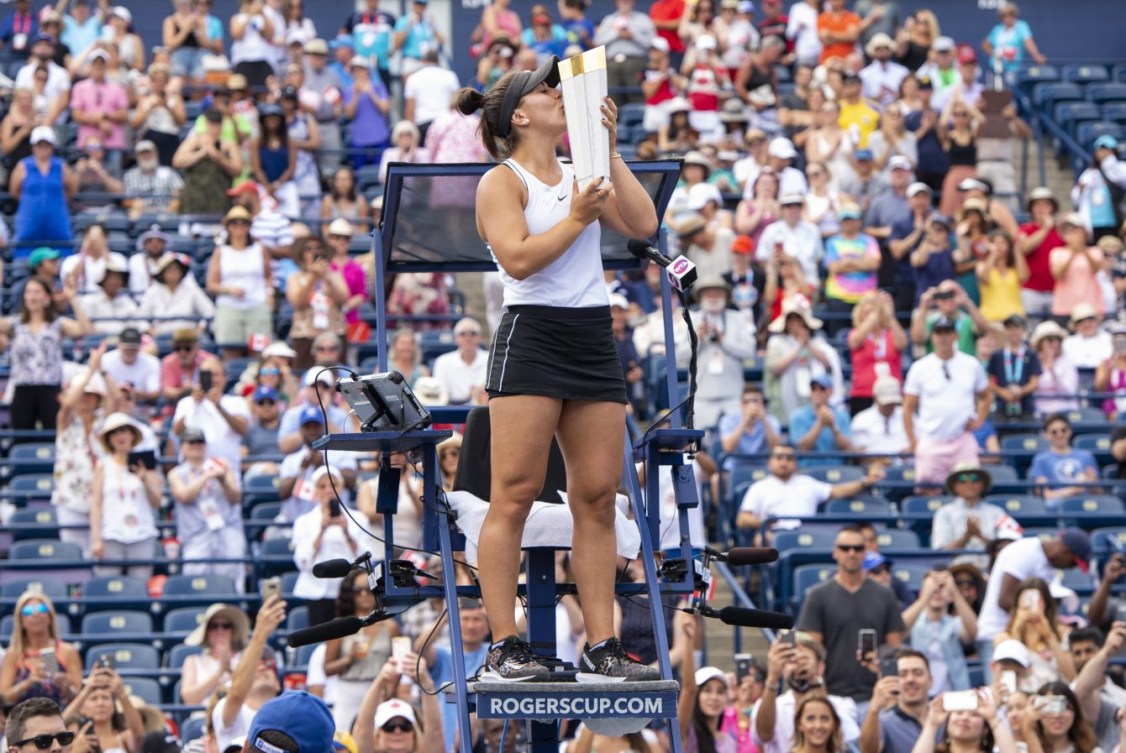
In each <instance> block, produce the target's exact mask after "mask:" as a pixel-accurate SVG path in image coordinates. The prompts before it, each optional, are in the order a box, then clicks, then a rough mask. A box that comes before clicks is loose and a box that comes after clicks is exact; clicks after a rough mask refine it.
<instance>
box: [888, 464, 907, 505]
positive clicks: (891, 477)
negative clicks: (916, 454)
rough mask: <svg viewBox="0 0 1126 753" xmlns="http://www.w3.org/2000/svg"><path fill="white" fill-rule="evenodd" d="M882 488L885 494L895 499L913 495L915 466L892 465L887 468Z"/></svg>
mask: <svg viewBox="0 0 1126 753" xmlns="http://www.w3.org/2000/svg"><path fill="white" fill-rule="evenodd" d="M885 473H886V474H887V475H885V476H884V481H883V483H881V484H880V489H881V491H883V493H884V496H885V497H887V498H888V499H890V500H892V501H893V502H894V501H897V500H900V499H903V498H905V497H909V496H911V495H912V494H913V493H914V492H913V490H912V485H913V484H914V483H915V467H914V466H913V465H892V466H888V467H887V468H886V469H885Z"/></svg>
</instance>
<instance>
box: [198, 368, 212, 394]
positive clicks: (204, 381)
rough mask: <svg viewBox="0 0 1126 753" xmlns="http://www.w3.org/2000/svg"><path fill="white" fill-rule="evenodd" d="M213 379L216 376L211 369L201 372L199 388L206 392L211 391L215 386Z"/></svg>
mask: <svg viewBox="0 0 1126 753" xmlns="http://www.w3.org/2000/svg"><path fill="white" fill-rule="evenodd" d="M213 379H214V376H213V375H212V374H211V372H210V371H201V372H199V388H200V389H201V390H203V391H204V392H210V391H211V388H212V387H213V386H215V385H214V382H213V381H212V380H213Z"/></svg>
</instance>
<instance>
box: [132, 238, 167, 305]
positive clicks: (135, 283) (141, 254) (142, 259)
mask: <svg viewBox="0 0 1126 753" xmlns="http://www.w3.org/2000/svg"><path fill="white" fill-rule="evenodd" d="M171 242H172V239H171V238H169V237H168V235H166V234H165V233H164V232H162V231H161V229H160V225H152V226H151V227H149V229H148V230H146V231H145V232H143V233H141V237H140V238H138V239H137V253H135V254H133V255H132V256H130V257H129V292H130V293H132V294H133V295H135V296H140V295H143V294H144V292H145V291H146V290H148V289H149V285H152V282H153V275H155V274H156V265H157V262H159V261H160V257H162V256H164V252H165V251H166V250H168V244H169V243H171Z"/></svg>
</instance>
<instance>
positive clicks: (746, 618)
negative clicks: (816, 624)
mask: <svg viewBox="0 0 1126 753" xmlns="http://www.w3.org/2000/svg"><path fill="white" fill-rule="evenodd" d="M685 611H688V612H696V613H698V614H700V615H701V616H703V617H713V618H714V617H718V618H719V621H720V622H722V623H723V624H724V625H734V626H735V627H745V628H766V629H768V630H790V629H792V628H793V627H794V617H793V615H789V614H783V613H782V612H765V611H763V610H761V609H745V608H743V607H724V608H723V609H713V608H712V607H700V608H699V609H696V610H692V609H688V610H685Z"/></svg>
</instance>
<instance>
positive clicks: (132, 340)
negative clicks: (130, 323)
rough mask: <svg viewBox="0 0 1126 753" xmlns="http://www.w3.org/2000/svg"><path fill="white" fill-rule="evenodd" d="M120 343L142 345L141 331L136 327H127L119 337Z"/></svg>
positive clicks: (118, 341)
mask: <svg viewBox="0 0 1126 753" xmlns="http://www.w3.org/2000/svg"><path fill="white" fill-rule="evenodd" d="M117 344H118V345H140V344H141V331H140V330H138V329H137V328H136V327H126V328H125V329H123V330H121V334H120V335H118V337H117Z"/></svg>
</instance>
